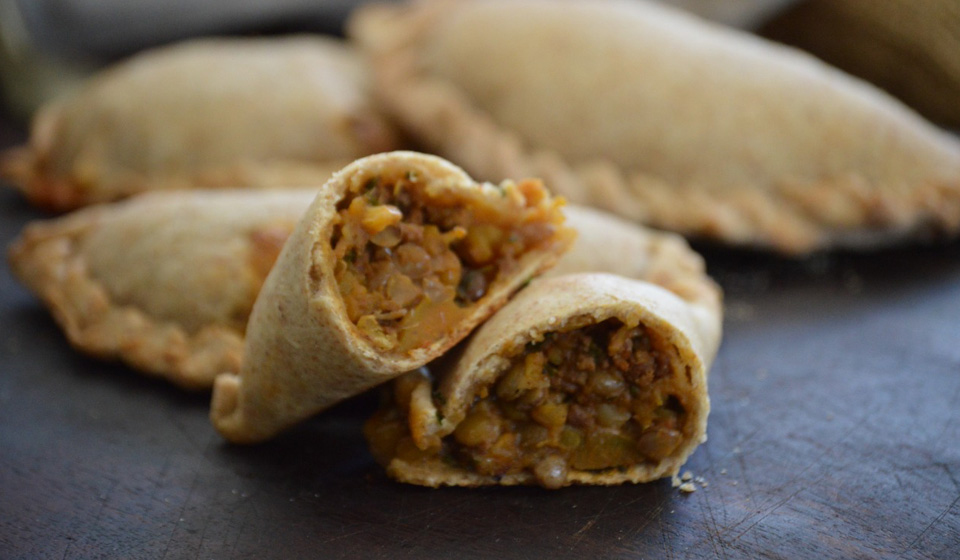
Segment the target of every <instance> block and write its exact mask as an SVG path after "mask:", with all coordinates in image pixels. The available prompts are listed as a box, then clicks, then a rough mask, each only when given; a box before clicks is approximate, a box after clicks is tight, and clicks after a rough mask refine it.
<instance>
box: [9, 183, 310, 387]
mask: <svg viewBox="0 0 960 560" xmlns="http://www.w3.org/2000/svg"><path fill="white" fill-rule="evenodd" d="M316 193H317V189H302V190H291V191H287V190H269V191H238V190H218V191H181V192H168V193H146V194H144V195H141V196H137V197H134V198H132V199H130V200H127V201H123V202H118V203H115V204H103V205H98V206H93V207H90V208H85V209H82V210H78V211H76V212H75V213H72V214H70V215H68V216H64V217H61V218H58V219H52V220H46V221H40V222H34V223H31V224H29V225H28V226H27V227H26V228H25V230H24V232H23V233H22V234H21V236H20V237H19V238H18V239H17V240H16V241H14V243H13V245H12V246H11V248H10V255H9V257H10V265H11V268H12V269H13V271H14V273H15V274H16V275H17V276H18V277H19V279H20V280H21V281H22V282H23V283H24V285H26V286H27V287H28V288H30V289H31V290H32V291H33V292H34V293H36V294H37V296H38V297H39V298H40V299H41V300H42V301H43V302H44V303H45V304H46V305H47V306H48V307H49V308H50V310H51V312H52V313H53V316H54V318H55V319H56V320H57V322H58V323H59V325H60V326H61V327H62V328H63V330H64V332H65V333H66V335H67V338H68V339H69V340H70V342H71V344H73V346H75V347H76V348H78V349H79V350H82V351H84V352H86V353H89V354H92V355H95V356H98V357H101V358H109V359H116V358H119V359H121V360H122V361H124V362H126V363H127V364H130V365H131V366H133V367H135V368H137V369H139V370H142V371H145V372H149V373H152V374H154V375H157V376H159V377H163V378H166V379H169V380H170V381H172V382H174V383H176V384H178V385H180V386H183V387H186V388H191V389H209V388H210V387H211V386H212V384H213V378H214V376H215V375H216V374H218V373H221V372H223V371H236V370H237V369H238V368H239V366H240V359H241V357H242V350H243V335H244V330H245V328H246V323H247V317H248V315H249V314H250V309H251V307H252V306H253V302H254V300H255V299H256V297H257V294H258V293H259V291H260V286H261V285H262V283H263V281H264V278H266V276H267V273H268V272H269V271H270V268H271V267H272V265H273V262H274V261H275V260H276V258H277V255H278V254H279V253H280V249H281V248H282V247H283V244H284V242H285V241H286V238H287V237H288V236H289V234H290V232H291V231H292V230H293V228H294V226H295V225H296V223H297V221H298V220H299V219H300V216H302V215H303V213H304V211H306V209H307V207H308V206H309V205H310V201H311V200H313V198H314V196H316Z"/></svg>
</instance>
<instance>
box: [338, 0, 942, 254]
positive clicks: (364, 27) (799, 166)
mask: <svg viewBox="0 0 960 560" xmlns="http://www.w3.org/2000/svg"><path fill="white" fill-rule="evenodd" d="M349 29H350V34H351V35H352V36H353V37H354V38H356V39H357V40H358V41H359V43H360V44H361V45H362V46H363V48H364V49H365V50H366V51H367V52H368V53H369V54H370V55H371V56H372V59H373V61H374V62H373V65H374V71H375V74H376V75H377V81H378V83H377V87H376V91H377V92H378V93H379V94H380V96H381V98H382V99H383V100H384V102H385V104H386V106H387V107H389V109H390V110H391V111H392V112H393V113H394V114H395V115H396V116H397V117H398V119H399V120H400V121H401V122H402V124H403V125H404V126H405V127H406V129H407V130H408V131H409V132H410V133H411V134H412V135H413V136H415V137H416V138H417V139H418V140H419V141H421V142H423V143H424V145H425V146H427V147H428V148H429V149H431V150H435V151H436V152H437V153H439V154H441V155H443V156H445V157H448V158H450V159H451V160H453V161H454V162H456V163H458V164H460V165H463V166H464V168H465V169H467V170H468V171H469V172H470V173H472V174H474V175H476V176H478V177H481V178H483V179H487V180H497V179H499V178H501V177H504V176H536V177H542V178H543V179H544V181H545V182H546V183H547V184H548V185H550V188H551V189H553V190H555V191H556V192H558V193H560V194H563V195H565V196H567V197H568V198H569V199H570V200H571V202H574V203H583V204H589V205H593V206H599V207H602V208H605V209H608V210H610V211H612V212H615V213H619V214H621V215H623V216H626V217H628V218H632V219H635V220H639V221H641V222H643V223H647V224H652V225H655V226H658V227H661V228H664V229H671V230H675V231H678V232H682V233H684V234H687V235H692V236H702V237H708V238H716V239H719V240H722V241H724V242H729V243H734V244H747V245H754V246H762V247H770V248H773V249H776V250H779V251H783V252H786V253H794V254H796V253H804V252H808V251H812V250H814V249H818V248H824V247H833V246H864V245H877V244H881V243H884V242H889V241H891V240H894V239H900V238H905V237H908V236H913V235H920V234H925V233H927V232H928V231H929V230H935V231H946V232H949V233H950V234H953V233H955V232H956V230H957V229H958V227H960V145H958V142H957V141H956V140H955V139H954V138H953V137H951V136H949V135H948V134H946V133H945V132H943V131H941V130H939V129H937V128H935V127H933V126H932V125H930V124H929V123H927V122H925V121H923V120H922V119H921V118H919V117H918V116H917V115H916V114H914V113H913V112H912V111H910V110H909V109H907V108H906V107H904V106H903V105H902V104H900V103H899V102H897V101H895V100H893V99H892V98H890V97H889V96H887V95H886V94H884V93H882V92H881V91H879V90H877V89H876V88H873V87H872V86H870V85H868V84H866V83H864V82H861V81H859V80H856V79H853V78H850V77H848V76H846V75H844V74H842V73H841V72H839V71H836V70H834V69H831V68H830V67H828V66H826V65H824V64H823V63H820V62H819V61H817V60H816V59H814V58H813V57H810V56H809V55H805V54H802V53H800V52H799V51H795V50H792V49H788V48H785V47H781V46H776V45H774V44H773V43H770V42H767V41H764V40H762V39H759V38H756V37H753V36H750V35H747V34H744V33H742V32H738V31H736V30H732V29H724V28H722V27H719V26H715V25H711V24H708V23H706V22H704V21H701V20H699V19H698V18H696V17H693V16H690V15H687V14H683V13H681V12H679V11H675V10H672V9H670V8H668V7H664V6H658V5H656V4H652V3H648V2H640V1H636V0H597V1H594V2H576V1H570V0H510V1H506V0H491V1H485V2H469V1H456V0H452V1H451V0H446V1H444V0H437V1H420V2H412V3H408V4H405V5H399V6H397V5H380V6H369V7H365V8H363V9H360V10H358V11H357V12H356V13H355V15H354V17H353V18H352V20H351V22H350V24H349Z"/></svg>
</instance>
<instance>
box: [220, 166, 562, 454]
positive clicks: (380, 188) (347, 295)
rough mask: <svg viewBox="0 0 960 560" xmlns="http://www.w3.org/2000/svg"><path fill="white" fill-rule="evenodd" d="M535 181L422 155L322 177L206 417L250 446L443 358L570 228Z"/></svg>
mask: <svg viewBox="0 0 960 560" xmlns="http://www.w3.org/2000/svg"><path fill="white" fill-rule="evenodd" d="M562 206H563V201H562V199H557V198H553V197H552V196H551V195H550V193H549V192H548V191H547V190H546V188H545V187H544V186H543V184H542V183H541V182H540V181H538V180H524V181H520V182H514V181H504V182H502V183H500V184H499V185H494V184H491V183H483V184H480V183H477V182H475V181H473V179H471V178H470V177H469V176H468V175H467V174H466V173H464V171H463V170H461V169H460V168H458V167H456V166H454V165H452V164H451V163H449V162H447V161H445V160H443V159H441V158H438V157H436V156H430V155H425V154H418V153H415V152H390V153H385V154H377V155H373V156H368V157H366V158H362V159H359V160H357V161H355V162H353V163H351V164H350V165H348V166H347V167H345V168H344V169H342V170H340V171H338V172H337V173H336V174H334V176H333V177H332V178H331V179H330V180H329V181H328V182H327V183H326V184H325V185H324V187H323V189H321V190H320V193H319V194H318V195H317V198H316V199H315V200H314V202H313V203H312V204H311V205H310V208H309V209H308V210H307V211H306V214H305V215H304V216H303V218H302V219H301V220H300V222H299V224H298V226H297V228H296V229H295V230H294V232H293V234H292V235H291V237H290V239H289V240H288V241H287V243H286V245H285V246H284V248H283V251H282V252H281V254H280V256H279V258H278V260H277V263H276V265H275V266H274V268H273V270H272V271H271V272H270V275H269V276H268V277H267V280H266V281H265V283H264V285H263V289H262V291H261V292H260V295H259V296H258V297H257V300H256V303H255V304H254V307H253V310H252V312H251V315H250V320H249V323H248V328H247V336H246V340H245V346H244V354H243V364H242V366H241V368H240V370H239V372H236V371H233V372H231V371H227V372H225V373H224V374H222V375H219V376H218V377H217V378H216V382H215V384H214V388H213V399H212V405H211V412H210V415H211V419H212V421H213V423H214V426H215V427H216V428H217V430H218V431H219V432H220V433H221V434H222V435H223V436H224V437H225V438H227V439H229V440H230V441H233V442H237V443H254V442H259V441H264V440H266V439H269V438H270V437H273V436H274V435H276V434H277V433H279V432H280V431H282V430H284V429H286V428H288V427H290V426H292V425H294V424H296V423H297V422H300V421H302V420H304V419H306V418H308V417H309V416H312V415H313V414H316V413H318V412H320V411H322V410H324V409H325V408H327V407H329V406H331V405H333V404H334V403H336V402H338V401H340V400H342V399H344V398H347V397H349V396H351V395H355V394H357V393H360V392H361V391H363V390H366V389H368V388H370V387H373V386H374V385H377V384H380V383H383V382H385V381H388V380H390V379H392V378H394V377H397V376H399V375H401V374H403V373H405V372H407V371H410V370H413V369H416V368H419V367H421V366H423V365H425V364H426V363H428V362H429V361H431V360H433V359H436V358H437V357H439V356H441V355H442V354H444V353H445V352H446V351H447V350H449V349H450V348H451V347H452V346H453V345H455V344H456V343H457V342H459V341H460V340H462V339H463V338H464V337H466V336H467V335H468V334H469V333H470V331H472V330H473V329H474V328H475V327H476V326H477V325H479V324H480V323H482V322H483V321H484V320H485V319H486V318H487V317H489V316H490V315H491V314H492V313H494V312H495V311H496V310H497V309H498V308H500V307H501V306H502V305H503V304H504V303H506V301H507V299H508V298H509V297H510V296H512V295H513V293H514V292H516V291H517V290H519V289H520V288H521V287H522V286H523V285H524V283H525V282H527V281H529V280H530V279H531V278H532V277H533V276H535V275H537V274H539V273H540V272H542V271H543V270H546V269H547V268H549V267H550V266H552V265H553V264H554V263H555V262H556V261H557V259H558V258H559V257H560V255H561V254H563V252H564V251H566V249H567V248H568V247H569V246H570V243H571V242H572V240H573V238H574V235H575V234H574V232H573V230H571V229H569V228H567V227H566V226H565V225H564V224H563V222H564V216H563V213H562V211H561V207H562Z"/></svg>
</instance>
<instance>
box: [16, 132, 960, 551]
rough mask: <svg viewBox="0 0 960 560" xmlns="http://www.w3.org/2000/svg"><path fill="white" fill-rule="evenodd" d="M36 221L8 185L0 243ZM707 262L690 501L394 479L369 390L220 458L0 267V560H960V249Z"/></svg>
mask: <svg viewBox="0 0 960 560" xmlns="http://www.w3.org/2000/svg"><path fill="white" fill-rule="evenodd" d="M20 138H21V135H20V133H19V132H18V131H17V130H15V129H13V128H11V127H10V125H4V127H3V128H2V129H0V139H2V143H3V144H4V145H9V144H10V143H12V142H14V141H17V140H19V139H20ZM38 217H41V214H39V213H38V212H36V211H35V210H33V209H31V208H30V207H28V206H27V205H26V204H25V203H24V202H23V201H22V200H21V198H20V197H19V196H18V195H17V194H16V193H14V192H12V191H10V190H7V189H4V190H3V191H2V192H0V243H3V244H4V245H5V244H6V243H8V242H9V241H10V240H11V239H12V238H13V237H14V236H15V235H16V234H17V232H18V231H19V230H20V228H21V227H22V225H23V224H24V223H25V222H26V221H27V220H30V219H34V218H38ZM707 256H708V263H709V267H710V271H711V272H712V273H713V274H715V275H716V277H717V278H718V279H719V280H720V282H721V283H722V284H723V286H724V287H725V289H726V291H727V305H728V308H727V309H728V310H727V314H728V315H727V321H726V336H725V340H724V343H723V346H722V348H721V351H720V354H719V357H718V359H717V362H716V364H715V365H714V367H713V371H712V373H711V378H710V393H711V396H712V401H713V412H712V414H711V417H710V425H709V437H710V440H709V442H707V443H706V444H705V445H703V446H702V447H700V448H699V450H698V451H697V452H696V453H695V454H694V456H693V457H692V459H691V460H690V462H689V463H688V465H687V467H688V468H689V470H690V471H692V473H694V474H695V475H696V476H702V477H704V479H705V480H706V482H707V483H708V484H709V485H708V486H707V487H706V488H702V487H701V488H700V489H699V490H697V491H696V492H695V493H693V494H690V495H682V494H680V493H679V492H678V491H677V490H676V489H674V488H671V485H670V482H669V481H667V480H664V481H659V482H656V483H652V484H646V485H639V486H623V487H613V488H568V489H564V490H560V491H545V490H541V489H538V488H504V489H500V488H493V489H481V490H464V489H442V490H430V489H424V488H418V487H414V486H404V485H401V484H396V483H394V482H391V481H390V480H388V479H387V478H386V477H385V476H384V475H383V473H382V472H381V470H380V469H379V468H378V467H377V466H376V465H375V463H374V462H373V460H372V459H371V458H370V456H369V454H368V452H367V449H366V445H365V443H364V441H363V439H362V437H361V434H360V425H361V422H362V421H363V419H364V418H365V417H366V416H367V415H368V414H369V413H370V411H371V410H372V409H373V407H374V405H375V402H374V398H373V397H371V396H369V395H366V396H361V397H359V398H357V399H355V400H353V401H351V402H347V403H344V404H343V405H341V406H339V407H337V408H336V409H334V410H331V411H328V412H327V413H325V414H322V415H320V416H319V417H317V418H315V419H313V420H312V421H310V422H308V423H306V424H304V425H303V426H300V427H298V428H297V429H295V430H293V431H292V432H290V433H287V434H285V435H284V436H282V437H280V438H279V439H277V440H276V441H274V442H272V443H269V444H266V445H262V446H258V447H250V448H241V447H234V446H231V445H227V444H225V443H224V442H223V441H222V440H221V439H220V438H219V436H218V435H217V434H216V433H215V432H214V430H213V428H212V427H211V426H210V424H209V423H208V421H207V404H208V398H207V396H206V395H191V394H185V393H183V392H181V391H179V390H177V389H175V388H173V387H171V386H168V385H167V384H164V383H162V382H158V381H154V380H149V379H145V378H142V377H140V376H138V375H137V374H136V373H134V372H133V371H131V370H128V369H127V368H125V367H122V366H119V365H114V364H105V363H101V362H98V361H94V360H91V359H88V358H85V357H83V356H81V355H79V354H78V353H76V352H74V351H73V350H72V349H71V348H70V347H69V346H68V344H67V343H66V342H65V340H64V338H63V336H62V335H61V333H60V331H59V330H58V329H57V327H56V326H55V325H54V323H53V321H52V320H51V319H50V318H49V316H48V314H47V313H46V311H45V310H44V309H43V308H42V307H41V306H40V304H39V303H38V302H37V301H36V300H35V299H34V298H33V297H32V296H31V295H30V294H29V293H28V292H27V291H26V290H24V289H23V288H21V287H20V286H19V285H18V284H16V283H15V281H14V280H13V278H12V277H11V276H10V271H9V267H8V266H7V265H6V264H3V265H0V558H25V559H34V558H57V559H59V558H84V559H88V558H258V559H262V558H308V557H316V558H389V559H396V558H543V557H550V558H556V559H560V558H744V557H746V558H758V557H765V558H766V557H769V558H799V557H804V558H840V557H843V558H900V557H903V558H957V557H958V556H960V259H958V257H960V245H958V244H951V245H947V246H936V247H926V248H907V249H899V250H893V251H885V252H880V253H875V254H869V255H848V254H832V255H821V256H819V257H816V258H813V259H810V260H805V261H801V262H792V261H783V260H778V259H775V258H771V257H769V256H766V255H762V254H751V253H742V252H731V251H720V250H710V251H708V252H707Z"/></svg>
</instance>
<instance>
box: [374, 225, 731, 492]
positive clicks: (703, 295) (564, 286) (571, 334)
mask: <svg viewBox="0 0 960 560" xmlns="http://www.w3.org/2000/svg"><path fill="white" fill-rule="evenodd" d="M565 212H566V214H567V223H568V224H569V225H570V226H571V227H573V228H575V229H576V230H577V240H576V242H575V243H574V245H573V247H572V248H571V249H570V251H569V252H567V254H565V255H564V256H563V257H562V258H561V259H560V262H559V263H558V264H557V265H556V266H555V267H553V268H552V269H550V271H548V272H547V273H545V274H544V275H543V276H542V277H540V278H538V279H536V280H534V281H533V282H532V283H531V285H530V287H529V288H527V289H526V290H524V291H523V292H521V293H520V294H519V295H517V296H516V298H514V299H513V300H512V301H511V302H510V303H508V304H507V305H506V306H504V307H503V308H502V309H501V310H500V311H499V312H497V314H496V315H494V316H493V317H492V318H491V319H490V320H489V321H488V322H487V323H486V324H484V325H483V326H482V327H480V328H479V329H478V330H477V333H476V335H475V336H474V337H472V338H470V339H469V341H468V342H467V343H466V348H465V349H463V350H462V354H457V355H455V356H451V357H448V358H444V359H442V360H440V361H439V362H436V363H434V364H432V365H431V366H430V367H429V370H427V369H425V370H421V371H418V372H412V373H409V374H407V375H405V376H403V377H401V378H399V379H398V380H397V381H395V382H394V383H393V384H392V387H391V388H389V389H388V390H387V391H386V392H385V393H386V399H385V401H384V404H383V406H382V407H381V410H380V411H379V412H377V414H376V415H375V416H374V417H373V418H372V419H371V420H370V421H368V422H367V425H366V427H365V434H366V436H367V438H368V440H369V442H370V446H371V450H372V451H373V454H374V456H375V457H376V458H377V460H378V461H379V462H381V463H382V464H383V465H384V466H385V467H386V468H387V473H388V474H389V475H390V476H391V477H393V478H395V479H397V480H400V481H403V482H411V483H415V484H423V485H427V486H439V485H463V486H478V485H487V484H533V483H535V484H540V485H543V486H546V487H549V488H554V487H558V486H565V485H567V484H614V483H620V482H626V481H631V482H643V481H647V480H652V479H655V478H659V477H661V476H666V475H670V474H676V470H677V469H678V468H679V467H680V465H682V464H683V462H684V461H685V460H686V457H687V456H688V455H689V454H690V453H691V452H692V451H693V449H694V448H695V447H696V445H697V444H698V443H699V442H700V441H702V440H703V438H704V431H703V430H704V428H705V425H706V416H707V411H708V409H709V401H708V398H707V392H706V386H707V383H706V372H707V370H708V369H709V366H710V364H711V363H712V361H713V358H714V356H715V355H716V351H717V347H718V345H719V343H720V335H721V327H722V325H721V323H722V304H721V294H720V290H719V288H718V287H717V285H716V284H715V283H714V282H713V281H712V280H710V278H709V277H708V276H707V275H706V272H705V270H704V263H703V259H702V258H701V257H700V256H699V255H697V254H696V253H695V252H693V251H692V250H691V249H690V247H689V246H688V245H687V244H686V242H685V241H684V240H683V239H682V238H680V237H679V236H677V235H675V234H669V233H661V232H655V231H652V230H648V229H646V228H643V227H639V226H636V225H633V224H630V223H627V222H625V221H623V220H620V219H618V218H616V217H614V216H610V215H608V214H605V213H603V212H599V211H596V210H591V209H587V208H577V207H574V206H570V207H567V208H566V210H565ZM625 255H629V257H630V258H624V256H625ZM583 271H595V272H600V273H615V274H617V275H622V276H611V275H609V274H577V273H578V272H583ZM628 340H629V341H630V342H629V343H627V342H626V341H628ZM628 345H629V346H631V347H632V348H633V349H635V350H636V349H638V348H641V347H642V348H643V352H642V353H639V354H638V353H636V352H634V353H633V354H631V352H630V351H628V350H627V346H628ZM688 371H689V374H688V373H687V372H688ZM607 388H609V391H607ZM607 393H609V394H607ZM661 407H665V408H664V410H661V411H660V412H659V413H658V412H657V410H658V409H659V408H661ZM605 449H607V450H605Z"/></svg>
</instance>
